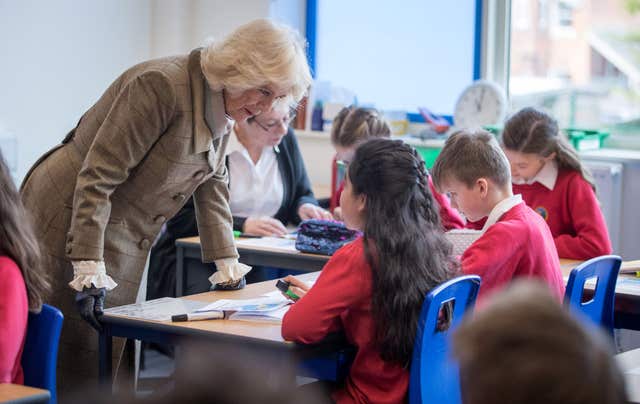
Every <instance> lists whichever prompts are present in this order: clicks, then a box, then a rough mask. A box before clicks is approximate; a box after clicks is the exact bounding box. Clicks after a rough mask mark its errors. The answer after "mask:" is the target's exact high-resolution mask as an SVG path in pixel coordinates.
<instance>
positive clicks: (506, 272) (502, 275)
mask: <svg viewBox="0 0 640 404" xmlns="http://www.w3.org/2000/svg"><path fill="white" fill-rule="evenodd" d="M432 174H433V179H434V184H435V186H436V188H437V189H438V191H440V192H442V193H445V192H446V193H448V194H449V195H450V198H451V206H452V207H454V208H456V209H458V210H459V211H460V213H462V214H463V215H464V216H465V217H466V218H467V219H468V220H471V221H474V222H475V221H478V220H480V219H483V218H485V217H486V218H487V220H486V222H485V224H484V227H483V228H482V235H481V236H480V237H479V238H478V239H477V240H476V241H474V242H473V243H472V244H471V245H470V246H469V248H468V249H467V250H466V251H465V252H464V253H463V254H462V257H461V266H462V270H463V272H464V273H466V274H476V275H480V276H481V277H482V286H481V288H480V293H479V296H478V298H479V299H480V300H483V299H484V298H485V297H486V296H488V295H490V294H491V293H493V292H494V291H496V290H499V289H500V288H502V287H503V286H505V285H506V284H507V283H509V282H510V281H511V280H512V279H514V278H518V277H527V278H530V277H532V278H538V279H540V280H542V281H543V282H545V283H546V284H547V285H548V286H549V288H550V289H551V290H552V292H553V293H554V294H555V296H556V297H557V298H558V299H562V296H563V295H564V282H563V279H562V272H561V271H560V260H559V258H558V252H557V250H556V247H555V244H554V242H553V237H552V236H551V232H550V231H549V227H548V226H547V224H546V223H545V222H544V219H542V218H541V217H540V215H538V214H537V213H536V212H534V211H533V210H532V209H531V208H529V207H528V206H527V205H526V204H525V203H524V202H523V201H522V197H521V196H520V195H513V193H512V191H511V174H510V171H509V161H508V160H507V157H506V156H505V154H504V152H503V151H502V149H501V148H500V145H499V144H498V142H497V141H496V140H495V138H494V137H493V135H491V134H490V133H489V132H486V131H484V130H476V131H472V130H460V131H458V132H456V133H454V134H453V135H451V136H450V137H449V138H448V139H447V141H446V143H445V146H444V148H443V149H442V151H441V152H440V155H439V156H438V158H437V159H436V162H435V164H434V166H433V170H432Z"/></svg>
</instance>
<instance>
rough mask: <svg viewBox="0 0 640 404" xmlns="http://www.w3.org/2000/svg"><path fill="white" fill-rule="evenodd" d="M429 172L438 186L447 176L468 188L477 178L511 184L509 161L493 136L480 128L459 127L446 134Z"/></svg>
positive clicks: (499, 183)
mask: <svg viewBox="0 0 640 404" xmlns="http://www.w3.org/2000/svg"><path fill="white" fill-rule="evenodd" d="M431 174H432V175H433V183H434V185H435V186H436V187H437V188H441V187H442V184H443V183H444V182H446V181H448V180H450V179H455V180H457V181H460V182H462V183H463V184H465V185H466V186H467V187H469V188H470V187H472V186H473V185H474V184H475V183H476V181H477V180H478V179H479V178H487V179H490V180H491V181H492V182H493V183H495V184H497V185H498V186H500V187H511V171H510V169H509V160H507V156H505V154H504V152H503V151H502V149H501V148H500V145H499V144H498V142H497V141H496V140H495V138H494V137H493V135H492V134H491V133H489V132H487V131H485V130H482V129H478V130H471V129H462V130H459V131H457V132H455V133H454V134H452V135H451V136H449V138H448V139H447V141H446V142H445V144H444V148H443V149H442V151H441V152H440V154H439V155H438V158H437V159H436V161H435V163H434V165H433V168H432V170H431Z"/></svg>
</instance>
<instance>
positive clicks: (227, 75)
mask: <svg viewBox="0 0 640 404" xmlns="http://www.w3.org/2000/svg"><path fill="white" fill-rule="evenodd" d="M305 47H306V43H305V42H304V40H303V39H302V38H301V37H300V35H299V34H298V33H297V32H296V31H294V30H293V29H291V28H289V27H287V26H285V25H282V24H278V23H275V22H273V21H269V20H266V19H259V20H254V21H251V22H249V23H247V24H244V25H242V26H240V27H239V28H237V29H236V30H235V31H234V32H232V33H231V34H229V35H228V36H227V37H225V38H223V39H222V40H220V41H213V42H212V43H210V44H209V45H208V46H206V47H205V48H204V49H203V51H202V56H201V60H200V65H201V67H202V72H203V74H204V76H205V78H206V79H207V82H208V83H209V86H210V87H211V88H212V89H213V90H222V89H223V88H224V89H227V90H228V91H230V92H242V91H246V90H250V89H254V88H258V87H262V86H265V85H268V84H273V85H275V86H277V87H281V88H284V89H286V90H287V92H288V95H287V97H286V98H287V102H288V103H290V104H295V103H297V102H299V101H300V99H301V98H302V97H303V96H304V94H305V93H306V91H307V89H308V88H309V86H310V85H311V80H312V79H311V73H310V71H309V65H308V63H307V58H306V55H305Z"/></svg>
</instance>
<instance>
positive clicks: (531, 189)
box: [513, 170, 611, 260]
mask: <svg viewBox="0 0 640 404" xmlns="http://www.w3.org/2000/svg"><path fill="white" fill-rule="evenodd" d="M513 193H514V195H515V194H521V195H522V199H523V200H524V201H525V203H526V204H527V205H529V206H530V207H531V209H533V210H535V211H536V212H538V213H539V214H540V216H542V218H543V219H544V220H546V222H547V224H548V225H549V228H550V229H551V234H552V235H553V239H554V241H555V243H556V248H557V249H558V254H560V257H562V258H571V259H577V260H586V259H590V258H594V257H597V256H600V255H607V254H611V241H610V240H609V232H608V231H607V225H606V224H605V221H604V217H603V216H602V211H601V210H600V205H599V204H598V200H597V199H596V195H595V193H594V192H593V189H592V188H591V185H590V184H589V183H588V182H587V181H585V179H584V178H582V175H580V173H579V172H577V171H575V170H559V171H558V178H557V179H556V184H555V186H554V187H553V190H550V189H549V188H547V187H545V186H544V185H542V184H540V183H539V182H534V183H533V184H520V185H518V184H513Z"/></svg>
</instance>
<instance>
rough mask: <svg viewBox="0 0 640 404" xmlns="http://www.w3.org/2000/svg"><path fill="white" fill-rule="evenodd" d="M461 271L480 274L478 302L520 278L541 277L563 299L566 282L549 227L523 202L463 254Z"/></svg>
mask: <svg viewBox="0 0 640 404" xmlns="http://www.w3.org/2000/svg"><path fill="white" fill-rule="evenodd" d="M462 270H463V271H464V273H466V274H475V275H480V277H481V278H482V284H481V285H480V293H479V295H478V300H479V301H480V300H484V299H485V298H486V297H487V296H488V295H490V294H492V293H493V292H495V291H497V290H500V289H501V288H502V287H504V286H505V285H507V284H508V283H509V282H511V280H512V279H514V278H518V277H527V278H538V279H540V280H542V281H543V282H545V283H546V284H548V285H549V287H550V288H551V290H552V292H553V293H554V294H555V295H556V296H557V297H558V299H559V300H562V297H563V296H564V281H563V279H562V272H561V270H560V260H559V258H558V252H557V251H556V247H555V245H554V243H553V238H552V236H551V232H550V231H549V227H548V226H547V225H546V224H545V222H544V220H542V218H541V217H540V215H538V214H537V213H536V212H534V211H533V210H531V208H529V207H528V206H527V205H525V204H524V203H520V204H518V205H516V206H514V207H513V208H511V209H510V210H509V211H507V212H506V213H505V214H503V215H502V217H501V218H500V219H499V220H498V221H497V222H496V223H495V224H493V225H492V226H490V227H489V228H488V229H487V231H485V233H484V234H483V235H482V236H481V237H480V238H478V239H477V240H476V241H475V242H474V243H473V244H471V246H469V248H468V249H467V250H466V251H465V252H464V254H462Z"/></svg>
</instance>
